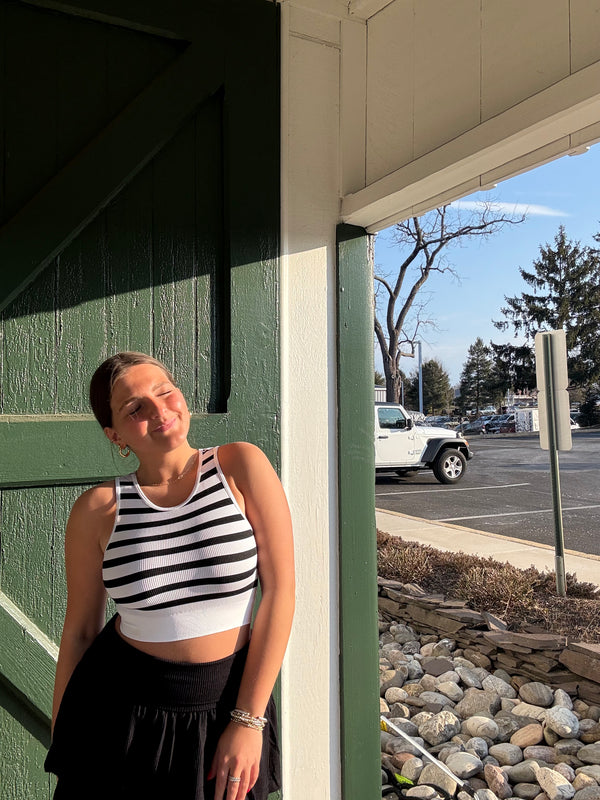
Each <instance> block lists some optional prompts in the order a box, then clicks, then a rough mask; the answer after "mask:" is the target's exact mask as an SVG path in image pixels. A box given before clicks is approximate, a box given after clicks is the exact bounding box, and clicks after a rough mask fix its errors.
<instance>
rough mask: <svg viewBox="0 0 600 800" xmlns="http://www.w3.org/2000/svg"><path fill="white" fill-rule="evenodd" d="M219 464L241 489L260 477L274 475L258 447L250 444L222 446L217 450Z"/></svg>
mask: <svg viewBox="0 0 600 800" xmlns="http://www.w3.org/2000/svg"><path fill="white" fill-rule="evenodd" d="M218 459H219V464H220V465H221V469H222V470H223V473H224V474H225V475H226V476H227V477H231V478H233V480H234V481H235V483H236V484H237V485H238V486H239V487H242V486H244V485H246V486H248V485H249V484H253V483H255V482H256V480H257V479H260V478H261V476H265V475H271V474H273V473H274V470H273V466H272V465H271V462H270V461H269V459H268V458H267V456H266V455H265V454H264V453H263V451H262V450H261V449H260V447H257V445H255V444H251V443H250V442H231V443H229V444H222V445H221V446H220V447H219V450H218Z"/></svg>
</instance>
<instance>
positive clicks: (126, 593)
mask: <svg viewBox="0 0 600 800" xmlns="http://www.w3.org/2000/svg"><path fill="white" fill-rule="evenodd" d="M217 450H218V448H217V447H212V448H209V449H205V450H201V451H200V459H199V466H198V475H197V477H196V482H195V484H194V488H193V490H192V493H191V494H190V496H189V497H188V498H187V500H184V502H183V503H181V504H180V505H178V506H173V507H172V508H162V507H161V506H157V505H155V504H154V503H152V502H151V501H150V500H148V498H147V497H146V496H145V495H144V493H143V492H142V490H141V488H140V486H139V484H138V481H137V477H136V475H135V473H131V474H130V475H126V476H124V477H122V478H117V479H116V481H115V483H116V494H117V512H116V517H115V524H114V527H113V531H112V533H111V536H110V539H109V541H108V545H107V547H106V550H105V553H104V562H103V565H102V578H103V581H104V585H105V587H106V590H107V592H108V594H109V596H110V597H112V599H113V600H114V601H115V604H116V606H117V611H118V612H119V614H120V616H121V631H122V633H123V634H124V635H125V636H128V637H129V638H131V639H135V640H138V641H144V642H173V641H177V640H180V639H190V638H192V637H195V636H206V635H207V634H211V633H217V632H219V631H226V630H230V629H232V628H237V627H239V626H241V625H246V624H247V623H249V622H250V619H251V616H252V608H253V605H254V596H255V592H256V585H257V580H258V578H257V556H256V541H255V539H254V532H253V530H252V527H251V526H250V523H249V522H248V520H247V518H246V517H245V516H244V514H243V513H242V511H241V510H240V507H239V506H238V504H237V503H236V501H235V498H234V496H233V494H232V492H231V489H230V488H229V484H228V483H227V480H226V478H225V476H224V475H223V472H222V471H221V467H220V465H219V459H218V455H217Z"/></svg>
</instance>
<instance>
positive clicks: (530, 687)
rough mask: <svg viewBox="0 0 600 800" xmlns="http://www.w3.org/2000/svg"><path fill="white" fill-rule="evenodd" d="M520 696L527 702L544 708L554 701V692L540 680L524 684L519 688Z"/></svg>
mask: <svg viewBox="0 0 600 800" xmlns="http://www.w3.org/2000/svg"><path fill="white" fill-rule="evenodd" d="M519 697H521V698H522V699H523V700H524V701H525V702H526V703H529V704H531V705H533V706H542V707H543V708H548V707H549V706H551V705H552V703H553V702H554V692H553V691H552V689H551V688H550V686H548V685H547V684H545V683H540V682H539V681H532V682H531V683H525V684H523V686H521V688H520V689H519Z"/></svg>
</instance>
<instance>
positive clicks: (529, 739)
mask: <svg viewBox="0 0 600 800" xmlns="http://www.w3.org/2000/svg"><path fill="white" fill-rule="evenodd" d="M543 738H544V732H543V728H542V726H541V725H539V724H538V723H533V724H530V725H525V727H524V728H520V729H519V730H518V731H515V732H514V733H513V735H512V736H511V737H510V743H511V744H516V745H517V746H518V747H532V746H533V745H536V744H539V743H540V742H541V741H542V739H543Z"/></svg>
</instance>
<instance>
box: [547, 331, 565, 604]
mask: <svg viewBox="0 0 600 800" xmlns="http://www.w3.org/2000/svg"><path fill="white" fill-rule="evenodd" d="M543 342H544V372H545V377H546V419H547V421H548V454H549V456H550V477H551V479H552V507H553V509H554V569H555V572H556V591H557V592H558V595H559V597H565V595H566V593H567V592H566V576H565V538H564V532H563V520H562V503H561V498H560V472H559V465H558V446H557V435H556V419H555V417H554V383H553V370H552V346H551V342H550V336H544V337H543Z"/></svg>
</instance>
